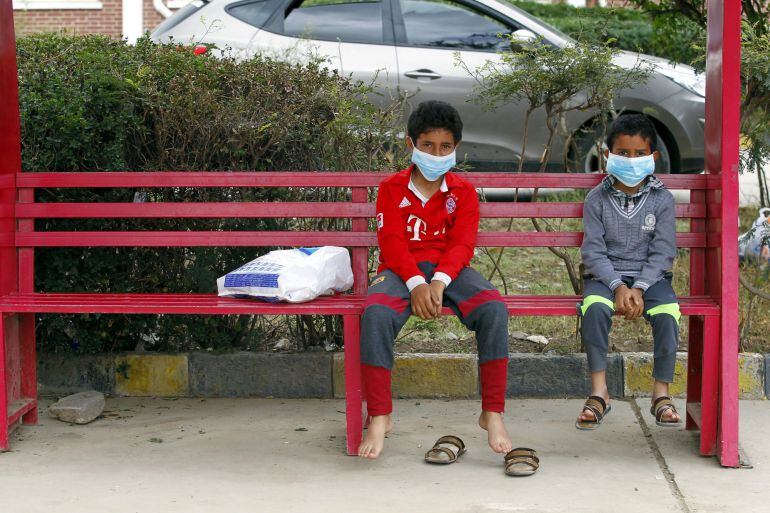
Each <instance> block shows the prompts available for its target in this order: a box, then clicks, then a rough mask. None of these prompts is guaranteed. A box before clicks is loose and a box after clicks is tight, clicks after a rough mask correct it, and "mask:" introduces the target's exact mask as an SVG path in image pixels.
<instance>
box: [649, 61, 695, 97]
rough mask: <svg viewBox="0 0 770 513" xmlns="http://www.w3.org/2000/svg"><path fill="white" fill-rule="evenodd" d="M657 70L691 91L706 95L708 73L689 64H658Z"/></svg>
mask: <svg viewBox="0 0 770 513" xmlns="http://www.w3.org/2000/svg"><path fill="white" fill-rule="evenodd" d="M656 71H657V72H658V73H660V74H661V75H663V76H664V77H666V78H668V79H670V80H671V81H673V82H675V83H676V84H679V85H680V86H682V87H684V88H685V89H687V90H688V91H690V92H693V93H695V94H697V95H699V96H703V97H704V98H705V97H706V74H705V73H697V72H696V71H695V70H694V69H692V68H691V67H689V66H684V65H678V66H675V67H674V66H671V67H669V66H657V68H656Z"/></svg>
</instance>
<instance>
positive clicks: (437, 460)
mask: <svg viewBox="0 0 770 513" xmlns="http://www.w3.org/2000/svg"><path fill="white" fill-rule="evenodd" d="M442 444H443V445H453V446H455V447H456V448H457V452H455V451H453V450H452V449H450V448H449V447H442ZM463 454H465V443H463V441H462V440H460V439H459V438H458V437H456V436H453V435H447V436H442V437H441V438H439V439H438V440H436V443H435V444H433V448H432V449H431V450H429V451H428V452H426V453H425V462H426V463H433V464H435V465H449V464H450V463H454V462H455V461H457V458H459V457H460V456H462V455H463Z"/></svg>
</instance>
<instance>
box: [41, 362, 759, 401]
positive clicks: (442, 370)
mask: <svg viewBox="0 0 770 513" xmlns="http://www.w3.org/2000/svg"><path fill="white" fill-rule="evenodd" d="M739 358H740V361H739V392H740V398H741V399H762V398H765V397H768V398H770V382H769V381H770V380H767V379H766V376H767V375H768V373H770V354H768V355H761V354H755V353H741V354H740V357H739ZM607 360H608V361H607V378H608V386H609V389H610V394H611V395H612V396H613V397H623V396H626V397H630V396H649V394H650V389H651V384H652V377H651V369H652V354H651V353H612V354H610V355H608V359H607ZM344 362H345V359H344V354H343V353H249V352H239V353H228V354H211V353H189V354H188V353H182V354H154V353H153V354H144V353H141V354H133V353H132V354H118V355H107V354H96V355H82V356H80V355H78V356H72V355H62V354H55V353H51V354H41V355H40V356H39V360H38V381H39V385H40V388H41V390H45V391H50V392H68V393H69V392H77V391H82V390H86V389H93V390H98V391H99V392H103V393H105V394H112V395H122V396H136V397H142V396H162V397H281V398H331V397H335V398H342V397H344V393H345V375H344ZM686 378H687V353H678V354H677V364H676V370H675V379H674V383H673V384H672V387H671V392H672V395H675V396H677V397H683V396H684V394H685V392H686V385H687V383H686V382H687V379H686ZM589 390H590V381H589V378H588V365H587V361H586V356H585V354H582V353H573V354H566V355H556V354H528V353H512V354H510V355H509V362H508V387H507V390H506V396H507V397H543V398H549V397H550V398H557V397H558V398H563V397H585V396H586V395H587V394H588V393H589ZM393 396H394V397H398V398H421V397H422V398H442V399H476V398H478V397H479V396H480V394H479V383H478V364H477V361H476V355H475V354H419V353H408V354H396V355H395V366H394V370H393Z"/></svg>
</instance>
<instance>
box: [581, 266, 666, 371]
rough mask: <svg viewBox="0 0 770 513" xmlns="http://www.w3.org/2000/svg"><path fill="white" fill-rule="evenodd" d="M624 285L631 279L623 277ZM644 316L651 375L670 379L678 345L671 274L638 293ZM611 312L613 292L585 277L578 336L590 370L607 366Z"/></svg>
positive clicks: (613, 303) (628, 283) (613, 299)
mask: <svg viewBox="0 0 770 513" xmlns="http://www.w3.org/2000/svg"><path fill="white" fill-rule="evenodd" d="M622 279H623V282H624V283H625V284H626V285H627V286H629V287H630V286H631V285H632V284H633V280H634V278H632V277H630V276H623V277H622ZM642 297H643V299H644V318H645V319H647V321H648V322H649V323H650V325H651V326H652V338H653V343H654V349H653V351H654V352H653V356H654V363H653V368H652V376H653V377H654V378H655V379H656V380H658V381H664V382H666V383H671V382H672V381H674V366H675V364H676V348H677V347H678V346H679V318H680V317H681V314H680V313H679V302H678V301H677V299H676V294H675V293H674V289H673V288H672V287H671V273H667V274H666V276H665V278H663V279H662V280H660V281H658V282H657V283H655V284H653V285H652V286H651V287H650V288H648V289H647V291H646V292H645V293H644V295H643V296H642ZM614 312H615V294H614V293H613V292H612V291H611V290H610V289H609V287H607V286H606V285H605V284H603V283H602V282H600V281H597V280H593V279H590V278H586V279H585V280H584V284H583V302H582V303H580V304H578V314H579V315H581V316H582V317H583V321H582V328H581V336H582V338H583V345H584V346H585V348H586V353H587V356H588V368H589V369H590V371H591V372H597V371H602V370H605V369H606V368H607V348H608V344H609V333H610V328H611V326H612V314H613V313H614Z"/></svg>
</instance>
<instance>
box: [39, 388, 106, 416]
mask: <svg viewBox="0 0 770 513" xmlns="http://www.w3.org/2000/svg"><path fill="white" fill-rule="evenodd" d="M102 411H104V394H102V393H101V392H97V391H96V390H89V391H86V392H78V393H77V394H72V395H68V396H67V397H62V398H61V399H59V400H58V401H57V402H55V403H53V404H52V405H51V406H49V407H48V412H49V413H50V414H51V415H52V416H53V417H55V418H57V419H59V420H61V421H63V422H69V423H71V424H88V423H89V422H91V421H93V420H94V419H96V417H98V416H99V415H101V414H102Z"/></svg>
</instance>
